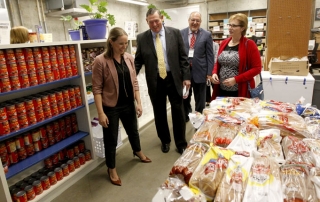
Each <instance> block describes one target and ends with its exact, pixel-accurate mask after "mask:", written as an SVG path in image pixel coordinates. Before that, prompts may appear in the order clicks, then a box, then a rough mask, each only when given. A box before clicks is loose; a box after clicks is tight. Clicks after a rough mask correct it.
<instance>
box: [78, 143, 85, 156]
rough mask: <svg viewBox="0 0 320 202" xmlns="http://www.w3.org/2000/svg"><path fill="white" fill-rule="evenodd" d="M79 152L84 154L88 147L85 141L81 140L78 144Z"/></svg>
mask: <svg viewBox="0 0 320 202" xmlns="http://www.w3.org/2000/svg"><path fill="white" fill-rule="evenodd" d="M78 147H79V151H80V152H81V153H83V152H84V151H85V150H86V146H85V143H84V141H83V140H79V142H78Z"/></svg>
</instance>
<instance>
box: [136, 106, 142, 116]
mask: <svg viewBox="0 0 320 202" xmlns="http://www.w3.org/2000/svg"><path fill="white" fill-rule="evenodd" d="M136 112H137V116H138V118H139V117H140V116H141V115H142V106H141V104H137V105H136Z"/></svg>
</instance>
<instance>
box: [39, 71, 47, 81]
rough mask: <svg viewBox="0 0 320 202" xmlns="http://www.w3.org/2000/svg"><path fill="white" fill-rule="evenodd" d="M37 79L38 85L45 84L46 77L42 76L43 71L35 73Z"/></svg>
mask: <svg viewBox="0 0 320 202" xmlns="http://www.w3.org/2000/svg"><path fill="white" fill-rule="evenodd" d="M37 79H38V84H44V83H47V80H46V75H45V74H44V71H43V70H39V71H37Z"/></svg>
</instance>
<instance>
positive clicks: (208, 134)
mask: <svg viewBox="0 0 320 202" xmlns="http://www.w3.org/2000/svg"><path fill="white" fill-rule="evenodd" d="M190 120H191V119H190ZM220 124H222V121H219V120H217V119H215V120H213V121H205V122H204V123H203V124H202V125H201V126H200V128H199V129H198V130H197V132H195V134H194V135H193V136H192V138H191V140H190V142H191V143H194V142H202V143H206V144H210V143H212V142H213V136H214V134H216V130H217V129H218V128H219V125H220Z"/></svg>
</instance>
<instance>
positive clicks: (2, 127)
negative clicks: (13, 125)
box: [0, 104, 10, 136]
mask: <svg viewBox="0 0 320 202" xmlns="http://www.w3.org/2000/svg"><path fill="white" fill-rule="evenodd" d="M9 133H10V125H9V121H8V116H7V109H6V107H5V106H4V105H1V104H0V136H2V135H7V134H9Z"/></svg>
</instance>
